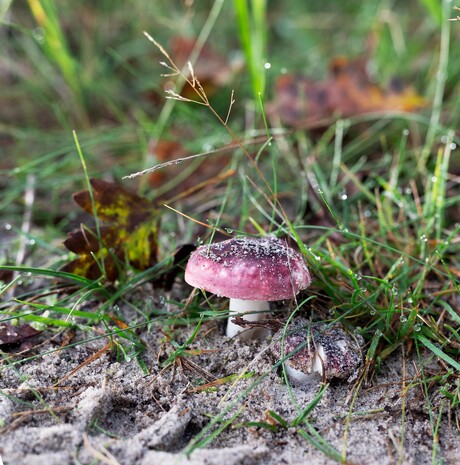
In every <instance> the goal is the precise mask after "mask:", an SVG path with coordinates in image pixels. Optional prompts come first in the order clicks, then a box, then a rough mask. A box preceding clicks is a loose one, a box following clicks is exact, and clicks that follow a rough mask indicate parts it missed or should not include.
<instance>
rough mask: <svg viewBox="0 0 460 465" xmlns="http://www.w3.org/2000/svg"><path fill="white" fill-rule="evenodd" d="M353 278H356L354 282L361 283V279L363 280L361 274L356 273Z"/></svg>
mask: <svg viewBox="0 0 460 465" xmlns="http://www.w3.org/2000/svg"><path fill="white" fill-rule="evenodd" d="M355 278H356V281H361V279H363V276H362V274H361V273H356V274H355Z"/></svg>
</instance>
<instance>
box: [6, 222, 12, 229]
mask: <svg viewBox="0 0 460 465" xmlns="http://www.w3.org/2000/svg"><path fill="white" fill-rule="evenodd" d="M11 228H12V226H11V224H10V223H6V224H5V229H6V230H7V231H10V230H11Z"/></svg>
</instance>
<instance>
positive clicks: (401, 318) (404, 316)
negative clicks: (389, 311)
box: [399, 315, 407, 323]
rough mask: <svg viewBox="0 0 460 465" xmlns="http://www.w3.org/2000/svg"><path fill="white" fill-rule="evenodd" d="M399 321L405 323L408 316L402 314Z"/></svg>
mask: <svg viewBox="0 0 460 465" xmlns="http://www.w3.org/2000/svg"><path fill="white" fill-rule="evenodd" d="M399 321H400V322H401V323H405V322H406V321H407V316H406V315H401V316H400V317H399Z"/></svg>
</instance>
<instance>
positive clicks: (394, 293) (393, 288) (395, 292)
mask: <svg viewBox="0 0 460 465" xmlns="http://www.w3.org/2000/svg"><path fill="white" fill-rule="evenodd" d="M398 292H399V290H398V286H396V285H395V284H393V287H392V288H391V293H392V294H393V295H398Z"/></svg>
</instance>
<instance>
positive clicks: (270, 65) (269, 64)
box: [264, 62, 272, 69]
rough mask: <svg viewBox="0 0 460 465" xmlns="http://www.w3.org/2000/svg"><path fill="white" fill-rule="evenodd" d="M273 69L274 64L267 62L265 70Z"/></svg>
mask: <svg viewBox="0 0 460 465" xmlns="http://www.w3.org/2000/svg"><path fill="white" fill-rule="evenodd" d="M271 67H272V64H271V63H268V62H267V63H265V64H264V68H265V69H270V68H271Z"/></svg>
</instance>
